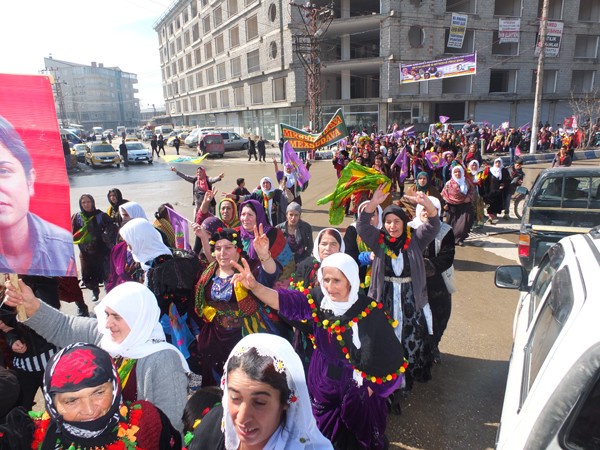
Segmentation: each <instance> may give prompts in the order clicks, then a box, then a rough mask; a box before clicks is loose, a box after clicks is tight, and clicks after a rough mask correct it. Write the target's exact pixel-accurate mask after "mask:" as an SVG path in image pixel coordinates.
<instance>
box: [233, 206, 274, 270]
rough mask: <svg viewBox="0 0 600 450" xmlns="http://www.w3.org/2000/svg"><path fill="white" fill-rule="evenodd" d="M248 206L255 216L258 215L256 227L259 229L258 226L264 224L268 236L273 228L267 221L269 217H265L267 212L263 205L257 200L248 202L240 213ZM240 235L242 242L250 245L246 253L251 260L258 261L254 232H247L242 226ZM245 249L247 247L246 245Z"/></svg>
mask: <svg viewBox="0 0 600 450" xmlns="http://www.w3.org/2000/svg"><path fill="white" fill-rule="evenodd" d="M246 206H247V207H249V208H250V209H252V211H254V214H256V227H257V228H258V226H259V225H260V224H262V226H263V232H264V233H265V234H266V233H267V232H268V231H269V230H270V229H271V228H272V227H271V225H269V222H268V221H267V216H266V215H265V210H264V208H263V207H262V205H261V204H260V203H258V202H257V201H256V200H246V201H245V202H243V203H242V204H241V205H240V213H241V211H243V209H244V207H246ZM240 234H241V235H242V242H246V243H248V241H249V245H248V247H247V249H246V253H248V256H249V257H250V258H251V259H257V258H258V257H257V255H256V252H255V251H254V245H253V244H252V241H253V240H254V230H252V231H247V230H245V229H244V227H243V226H240ZM244 247H246V244H244Z"/></svg>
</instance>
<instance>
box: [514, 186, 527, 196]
mask: <svg viewBox="0 0 600 450" xmlns="http://www.w3.org/2000/svg"><path fill="white" fill-rule="evenodd" d="M515 192H516V193H517V194H521V195H527V194H529V190H528V189H527V188H526V187H525V186H519V187H518V188H517V189H516V190H515Z"/></svg>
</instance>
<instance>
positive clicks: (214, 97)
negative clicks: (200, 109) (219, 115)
mask: <svg viewBox="0 0 600 450" xmlns="http://www.w3.org/2000/svg"><path fill="white" fill-rule="evenodd" d="M208 100H209V103H210V109H217V108H218V107H219V105H218V104H217V93H216V92H211V93H210V94H208Z"/></svg>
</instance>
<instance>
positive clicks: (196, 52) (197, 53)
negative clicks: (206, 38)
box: [194, 47, 202, 65]
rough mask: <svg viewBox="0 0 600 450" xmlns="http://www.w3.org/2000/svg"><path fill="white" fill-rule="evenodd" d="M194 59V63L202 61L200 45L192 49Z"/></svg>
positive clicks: (197, 63)
mask: <svg viewBox="0 0 600 450" xmlns="http://www.w3.org/2000/svg"><path fill="white" fill-rule="evenodd" d="M194 61H196V65H199V64H200V63H201V62H202V49H201V48H200V47H198V48H195V49H194Z"/></svg>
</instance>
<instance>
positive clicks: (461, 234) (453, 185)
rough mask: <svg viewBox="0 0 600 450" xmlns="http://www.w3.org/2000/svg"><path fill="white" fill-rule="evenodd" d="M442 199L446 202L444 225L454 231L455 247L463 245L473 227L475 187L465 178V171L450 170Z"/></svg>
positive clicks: (458, 166) (459, 169)
mask: <svg viewBox="0 0 600 450" xmlns="http://www.w3.org/2000/svg"><path fill="white" fill-rule="evenodd" d="M442 197H443V198H444V200H445V201H446V205H444V210H445V211H446V213H447V220H446V223H447V224H448V225H450V226H451V227H452V230H453V231H454V242H455V244H456V245H460V246H462V245H464V243H463V242H464V240H465V239H466V238H467V237H468V236H469V233H470V232H471V227H472V226H473V215H474V214H473V199H474V198H475V186H474V185H473V182H472V181H471V179H470V178H468V177H465V170H464V169H463V168H462V166H460V165H457V166H454V167H453V168H452V178H451V179H450V181H448V182H447V183H446V185H445V186H444V189H442Z"/></svg>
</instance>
